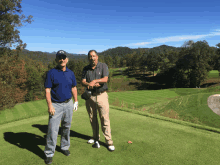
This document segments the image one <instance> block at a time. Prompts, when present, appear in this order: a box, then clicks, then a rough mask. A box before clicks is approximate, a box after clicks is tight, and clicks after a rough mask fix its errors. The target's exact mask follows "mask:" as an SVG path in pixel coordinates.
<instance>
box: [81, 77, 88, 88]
mask: <svg viewBox="0 0 220 165" xmlns="http://www.w3.org/2000/svg"><path fill="white" fill-rule="evenodd" d="M82 85H83V86H84V87H86V88H87V87H88V86H89V83H87V82H86V79H83V80H82Z"/></svg>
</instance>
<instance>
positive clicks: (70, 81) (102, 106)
mask: <svg viewBox="0 0 220 165" xmlns="http://www.w3.org/2000/svg"><path fill="white" fill-rule="evenodd" d="M68 60H69V59H68V58H67V57H66V54H65V52H64V51H62V50H61V51H58V52H57V54H56V60H55V61H56V62H57V67H55V68H53V69H51V70H49V71H48V73H47V77H46V79H45V84H44V86H45V91H46V100H47V104H48V112H49V122H48V132H47V139H46V146H45V150H44V153H45V155H46V159H45V163H46V164H51V163H52V157H53V156H54V153H55V148H56V143H57V135H58V130H59V125H60V122H61V128H62V130H61V142H60V143H61V150H62V152H63V153H64V154H65V155H66V156H69V155H70V151H69V147H70V127H71V122H72V115H73V110H75V111H77V109H78V100H77V88H76V85H77V82H76V78H75V75H74V73H73V72H72V71H71V70H70V69H68V68H67V67H66V64H67V63H68ZM88 60H89V62H90V65H88V66H86V67H84V69H83V74H82V85H83V86H85V87H86V88H88V89H89V90H91V91H92V96H91V97H90V98H89V99H88V100H86V109H87V112H88V114H89V118H90V123H91V126H92V130H93V138H92V139H90V140H89V141H88V143H94V139H95V138H96V137H98V136H99V137H100V135H99V132H98V130H99V129H98V130H97V132H96V122H97V118H96V119H95V118H93V116H96V115H94V113H95V112H96V111H95V107H96V104H97V107H98V111H99V115H100V120H101V126H102V131H103V135H104V136H105V141H106V144H107V145H108V149H109V150H110V151H114V150H115V147H114V146H113V141H112V140H111V129H110V120H109V103H108V94H107V92H106V90H107V89H108V87H107V81H108V74H109V73H108V67H107V65H106V64H105V63H100V62H98V55H97V52H96V51H95V50H91V51H89V53H88ZM94 88H98V91H97V93H96V92H95V90H94ZM72 96H73V97H74V101H75V102H74V104H73V101H72ZM96 96H97V100H96V99H95V97H96ZM97 143H98V142H97ZM97 145H98V146H99V144H97Z"/></svg>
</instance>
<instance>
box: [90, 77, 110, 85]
mask: <svg viewBox="0 0 220 165" xmlns="http://www.w3.org/2000/svg"><path fill="white" fill-rule="evenodd" d="M93 81H95V83H99V84H104V83H107V82H108V76H107V77H103V78H101V79H96V80H93Z"/></svg>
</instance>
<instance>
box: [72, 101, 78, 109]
mask: <svg viewBox="0 0 220 165" xmlns="http://www.w3.org/2000/svg"><path fill="white" fill-rule="evenodd" d="M77 108H78V101H76V102H75V103H74V104H73V110H75V111H77Z"/></svg>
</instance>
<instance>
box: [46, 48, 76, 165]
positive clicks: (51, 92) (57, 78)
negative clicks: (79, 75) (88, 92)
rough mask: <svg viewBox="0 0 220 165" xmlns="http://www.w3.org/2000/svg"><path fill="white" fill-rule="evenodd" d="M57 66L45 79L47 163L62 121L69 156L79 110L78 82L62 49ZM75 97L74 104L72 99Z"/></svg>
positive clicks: (62, 140) (52, 152)
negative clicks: (71, 131) (74, 117)
mask: <svg viewBox="0 0 220 165" xmlns="http://www.w3.org/2000/svg"><path fill="white" fill-rule="evenodd" d="M56 62H57V67H55V68H53V69H51V70H49V71H48V73H47V77H46V79H45V84H44V86H45V91H46V100H47V104H48V112H49V123H48V132H47V139H46V146H45V150H44V153H45V155H46V159H45V163H46V164H51V163H52V157H53V156H54V153H55V148H56V143H57V135H58V130H59V125H60V121H61V127H62V130H61V141H60V145H61V150H62V152H63V153H64V155H66V156H69V155H70V151H69V147H70V127H71V122H72V115H73V110H75V111H77V108H78V100H77V88H76V85H77V82H76V78H75V75H74V73H73V71H71V70H70V69H68V68H67V67H66V64H67V62H68V58H67V56H66V53H65V52H64V51H62V50H60V51H58V52H57V54H56ZM72 96H73V97H74V100H75V102H74V104H73V100H72Z"/></svg>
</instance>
